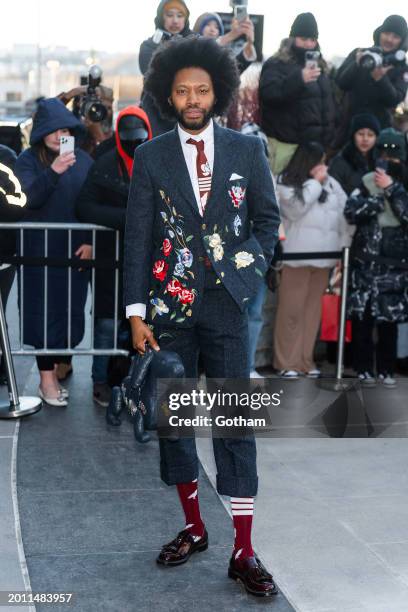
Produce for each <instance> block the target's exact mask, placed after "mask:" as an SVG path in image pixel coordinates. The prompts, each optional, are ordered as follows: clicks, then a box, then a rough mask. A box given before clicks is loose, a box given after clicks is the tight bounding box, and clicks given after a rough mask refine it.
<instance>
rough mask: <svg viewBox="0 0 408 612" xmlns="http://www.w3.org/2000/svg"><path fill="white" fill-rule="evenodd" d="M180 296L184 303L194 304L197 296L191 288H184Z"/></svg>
mask: <svg viewBox="0 0 408 612" xmlns="http://www.w3.org/2000/svg"><path fill="white" fill-rule="evenodd" d="M178 297H179V300H180V302H181V303H182V304H192V303H193V302H194V297H195V296H194V293H193V292H192V291H190V289H182V290H181V291H180V293H179V296H178Z"/></svg>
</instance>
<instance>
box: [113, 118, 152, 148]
mask: <svg viewBox="0 0 408 612" xmlns="http://www.w3.org/2000/svg"><path fill="white" fill-rule="evenodd" d="M118 134H119V140H120V142H121V144H122V147H123V150H124V151H125V152H126V154H127V155H129V157H133V155H134V153H135V150H136V148H137V147H138V146H139V145H140V144H142V143H143V142H146V140H148V138H149V134H148V131H147V129H146V124H145V123H144V121H143V120H142V119H140V118H139V117H136V116H135V115H125V116H124V117H122V119H121V120H120V123H119V127H118Z"/></svg>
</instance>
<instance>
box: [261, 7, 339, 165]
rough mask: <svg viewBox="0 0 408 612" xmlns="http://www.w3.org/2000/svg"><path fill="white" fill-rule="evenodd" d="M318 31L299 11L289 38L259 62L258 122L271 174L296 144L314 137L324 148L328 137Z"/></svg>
mask: <svg viewBox="0 0 408 612" xmlns="http://www.w3.org/2000/svg"><path fill="white" fill-rule="evenodd" d="M318 36H319V32H318V28H317V23H316V19H315V18H314V16H313V15H312V14H311V13H301V14H300V15H298V16H297V17H296V19H295V21H294V22H293V25H292V28H291V30H290V34H289V38H287V39H284V40H283V41H282V43H281V47H280V49H279V51H278V53H277V54H276V55H274V56H273V57H271V58H269V59H268V60H267V61H266V62H265V64H264V65H263V68H262V72H261V79H260V84H259V96H260V102H261V113H262V122H261V127H262V130H263V131H264V132H265V133H266V134H267V136H268V140H269V152H270V158H271V168H272V171H273V172H274V173H275V174H279V173H280V172H282V170H283V169H284V168H285V166H286V165H287V164H288V162H289V161H290V159H291V157H292V155H293V154H294V152H295V151H296V149H297V147H298V145H299V144H301V143H304V142H310V141H315V142H320V143H321V144H322V145H323V146H324V147H325V148H327V147H328V146H329V145H330V143H331V141H332V138H333V132H334V112H335V109H334V101H333V94H332V88H331V84H330V79H329V76H328V74H327V66H326V62H325V61H324V60H323V58H322V57H321V55H320V47H319V43H318Z"/></svg>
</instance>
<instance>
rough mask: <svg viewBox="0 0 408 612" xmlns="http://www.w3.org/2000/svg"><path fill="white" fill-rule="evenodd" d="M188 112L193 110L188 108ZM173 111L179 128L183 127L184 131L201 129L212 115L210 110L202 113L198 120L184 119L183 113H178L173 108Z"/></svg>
mask: <svg viewBox="0 0 408 612" xmlns="http://www.w3.org/2000/svg"><path fill="white" fill-rule="evenodd" d="M188 110H193V109H191V108H190V109H188ZM173 111H174V114H175V116H176V119H177V121H178V122H179V124H180V125H181V127H183V128H184V129H186V130H201V129H203V128H204V127H205V126H206V125H207V124H208V122H209V121H210V119H211V118H212V117H213V115H214V113H213V109H212V108H211V109H210V110H208V111H204V112H203V114H202V116H201V118H200V119H187V118H186V117H184V115H183V112H180V111H179V110H177V108H175V107H173Z"/></svg>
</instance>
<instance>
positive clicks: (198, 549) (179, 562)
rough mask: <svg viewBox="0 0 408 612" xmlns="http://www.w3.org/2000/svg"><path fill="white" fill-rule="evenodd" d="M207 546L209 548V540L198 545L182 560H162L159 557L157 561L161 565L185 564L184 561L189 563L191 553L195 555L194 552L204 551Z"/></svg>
mask: <svg viewBox="0 0 408 612" xmlns="http://www.w3.org/2000/svg"><path fill="white" fill-rule="evenodd" d="M207 548H208V541H207V542H205V543H204V544H201V545H200V546H198V547H197V548H196V549H195V550H193V552H192V553H190V554H189V555H187V557H186V558H185V559H183V560H182V561H162V560H161V559H159V558H157V559H156V563H158V564H159V565H166V566H171V565H173V566H175V565H183V563H187V561H188V560H189V558H190V557H191V555H194V553H196V552H204V551H205V550H207Z"/></svg>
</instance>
